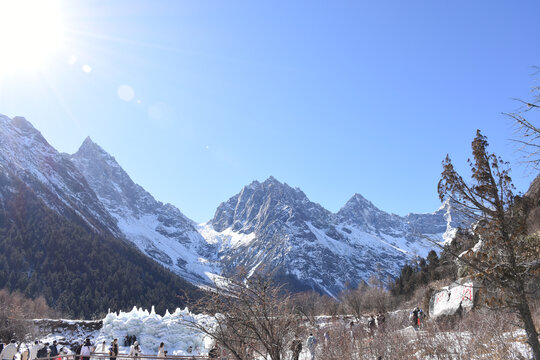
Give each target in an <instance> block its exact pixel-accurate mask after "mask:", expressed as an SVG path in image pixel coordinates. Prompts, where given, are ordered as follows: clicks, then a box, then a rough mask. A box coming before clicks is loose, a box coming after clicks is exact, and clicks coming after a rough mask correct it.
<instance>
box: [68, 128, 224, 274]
mask: <svg viewBox="0 0 540 360" xmlns="http://www.w3.org/2000/svg"><path fill="white" fill-rule="evenodd" d="M71 161H72V162H73V164H75V166H76V167H77V169H79V170H80V172H81V173H82V174H84V177H85V179H86V180H87V182H88V184H89V186H90V188H91V189H92V190H93V191H94V192H95V193H96V194H97V197H98V199H99V200H100V202H101V203H102V204H103V205H104V207H105V208H106V210H107V211H108V212H109V213H110V215H111V216H112V217H113V218H115V219H116V221H117V224H118V228H119V229H120V231H121V232H122V234H123V235H124V236H125V237H126V239H128V240H129V241H131V242H132V243H133V244H135V245H136V246H137V247H138V248H139V249H140V250H141V252H143V253H144V254H146V255H148V256H149V257H151V258H152V259H154V260H156V261H157V262H159V263H160V264H162V265H164V266H166V267H168V268H169V269H171V270H172V271H174V272H175V273H177V274H179V275H180V276H182V277H184V278H185V279H188V280H190V281H192V282H194V283H209V282H210V279H209V278H208V277H207V276H206V275H205V273H207V272H216V271H219V270H217V266H216V265H214V264H212V262H211V261H208V260H207V259H208V258H210V259H211V258H212V257H213V248H212V247H211V246H209V245H208V244H207V243H206V241H205V240H204V239H203V238H202V236H201V235H200V234H199V233H198V232H197V230H196V228H195V226H194V223H193V221H191V220H190V219H188V218H187V217H186V216H184V214H182V213H181V212H180V210H178V209H177V208H176V207H174V206H173V205H171V204H163V203H161V202H159V201H156V200H155V199H154V198H153V197H152V195H150V194H149V193H148V192H147V191H146V190H144V189H143V188H142V187H141V186H139V185H137V184H135V183H134V182H133V181H132V180H131V178H130V177H129V175H128V174H127V173H126V172H125V171H124V170H123V169H122V168H121V167H120V165H119V164H118V163H117V162H116V160H115V159H114V157H112V156H111V155H109V154H108V153H107V152H106V151H104V150H103V149H102V148H101V147H99V146H98V145H97V144H95V143H94V142H93V141H92V140H91V139H90V138H87V139H86V140H85V141H84V142H83V144H82V145H81V147H80V148H79V150H78V151H77V152H76V153H75V154H74V155H72V156H71Z"/></svg>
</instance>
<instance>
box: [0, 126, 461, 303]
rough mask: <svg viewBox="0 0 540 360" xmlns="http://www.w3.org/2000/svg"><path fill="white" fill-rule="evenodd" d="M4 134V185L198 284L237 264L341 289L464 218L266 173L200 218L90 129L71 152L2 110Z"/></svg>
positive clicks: (392, 264) (7, 192) (395, 264)
mask: <svg viewBox="0 0 540 360" xmlns="http://www.w3.org/2000/svg"><path fill="white" fill-rule="evenodd" d="M0 134H2V136H1V137H0V150H1V152H0V174H2V176H4V178H5V183H6V184H11V183H17V182H20V183H22V184H24V185H25V186H26V188H27V190H28V191H31V192H32V194H33V195H35V196H36V198H37V199H39V200H40V201H42V202H43V205H44V206H45V207H46V208H49V209H51V210H53V212H54V213H55V214H57V215H58V216H60V217H62V218H64V219H65V220H67V221H71V222H73V223H75V224H79V223H80V221H81V220H82V222H83V223H84V225H85V226H88V227H89V229H90V230H91V231H92V232H95V233H97V234H101V235H102V236H106V237H112V238H117V239H120V241H122V240H123V241H126V240H127V242H129V243H131V244H133V245H135V247H136V248H138V249H139V250H140V252H141V253H142V254H144V255H146V256H147V257H149V258H150V259H152V260H154V261H156V262H157V263H158V264H161V265H163V266H165V267H167V268H168V269H170V270H172V271H173V272H174V273H176V274H178V275H180V276H182V277H184V278H186V279H188V280H189V281H191V282H192V283H195V284H203V285H204V284H210V283H211V279H215V277H216V276H221V275H223V276H229V275H232V274H235V273H236V272H237V271H238V269H239V267H241V268H244V269H246V270H247V271H248V273H253V272H255V271H273V272H274V273H275V276H276V277H277V278H279V279H280V280H281V281H285V282H288V283H289V284H292V285H291V288H292V289H293V290H301V289H308V288H311V289H315V290H317V291H320V292H324V293H328V294H330V295H336V294H337V293H339V292H340V291H341V290H343V288H344V287H345V286H346V284H351V285H355V284H357V283H358V282H359V281H361V280H367V279H368V278H369V277H370V276H371V275H377V276H378V277H380V278H386V277H387V276H395V275H397V274H398V272H399V269H400V268H401V266H402V265H403V264H404V263H405V262H406V261H408V260H409V259H410V258H411V257H413V256H415V255H420V256H425V255H426V254H427V252H428V251H429V249H430V248H432V244H431V243H429V242H426V241H425V240H424V238H425V237H426V236H429V237H431V238H434V239H436V240H438V241H443V240H444V241H449V240H450V239H451V238H452V236H453V234H454V233H455V228H456V224H458V223H460V222H461V221H462V219H460V218H459V217H457V216H456V215H455V213H454V211H453V206H452V205H451V204H450V203H445V204H444V205H443V206H442V207H441V208H440V209H439V210H437V211H436V212H434V213H432V214H408V215H407V216H398V215H395V214H388V213H386V212H384V211H382V210H380V209H378V208H377V207H376V206H375V205H373V204H372V203H371V202H370V201H368V200H367V199H365V198H364V197H362V196H361V195H359V194H355V195H354V196H353V197H352V198H351V199H350V200H349V201H348V202H347V203H346V204H345V205H344V206H343V208H342V209H340V211H339V212H337V213H336V214H333V213H331V212H330V211H328V210H326V209H324V208H323V207H322V206H321V205H319V204H317V203H314V202H312V201H310V200H309V199H308V198H307V196H306V195H305V194H304V193H303V192H302V191H301V190H300V189H298V188H292V187H290V186H288V185H287V184H283V183H281V182H279V181H278V180H276V179H274V178H272V177H270V178H269V179H267V180H266V181H264V182H262V183H260V182H258V181H254V182H253V183H251V184H250V185H248V186H245V187H244V188H243V189H242V190H241V192H240V193H238V194H237V195H235V196H233V197H231V198H230V199H229V200H228V201H226V202H224V203H222V204H221V205H220V206H219V207H218V209H217V210H216V213H215V216H214V218H213V219H212V220H210V221H209V222H208V223H206V224H203V225H199V226H197V225H195V224H194V223H193V221H191V220H190V219H188V218H187V217H186V216H184V215H183V214H182V213H181V212H180V210H178V209H177V208H176V207H174V206H172V205H171V204H163V203H161V202H159V201H157V200H155V199H154V198H153V196H152V195H151V194H150V193H148V192H147V191H146V190H144V189H143V188H142V187H141V186H139V185H137V184H135V183H134V182H133V181H132V180H131V178H130V177H129V175H128V174H127V173H126V172H125V171H124V170H123V169H122V168H121V166H120V165H119V164H118V163H117V161H116V160H115V159H114V157H112V156H111V155H110V154H108V153H107V152H106V151H104V150H103V149H102V148H101V147H99V146H98V145H97V144H95V143H94V142H93V141H92V140H91V139H90V138H87V139H86V140H85V141H84V142H83V144H82V145H81V147H80V149H79V150H78V151H77V152H76V153H75V154H73V155H67V154H60V153H58V151H56V150H55V149H54V148H53V147H52V146H50V145H49V144H48V143H47V141H46V140H45V139H44V138H43V136H41V134H40V133H39V131H37V130H36V129H34V128H33V127H32V125H31V124H30V123H29V122H27V121H26V120H25V119H23V118H14V119H13V120H11V119H9V118H7V117H5V116H0ZM13 194H14V190H13V187H12V186H4V187H3V189H2V191H0V204H3V203H4V202H5V201H4V199H6V198H9V197H10V196H13ZM8 215H9V214H8Z"/></svg>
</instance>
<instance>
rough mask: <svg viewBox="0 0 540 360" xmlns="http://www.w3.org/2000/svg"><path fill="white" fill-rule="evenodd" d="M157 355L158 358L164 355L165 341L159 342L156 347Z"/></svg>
mask: <svg viewBox="0 0 540 360" xmlns="http://www.w3.org/2000/svg"><path fill="white" fill-rule="evenodd" d="M157 357H158V359H159V358H163V357H165V343H161V344H159V348H158V351H157Z"/></svg>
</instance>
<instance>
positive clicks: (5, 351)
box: [0, 339, 69, 360]
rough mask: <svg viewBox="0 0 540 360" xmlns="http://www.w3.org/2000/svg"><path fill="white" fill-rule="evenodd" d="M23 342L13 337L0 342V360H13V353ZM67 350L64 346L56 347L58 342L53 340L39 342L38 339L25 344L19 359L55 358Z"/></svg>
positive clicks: (67, 351) (14, 353)
mask: <svg viewBox="0 0 540 360" xmlns="http://www.w3.org/2000/svg"><path fill="white" fill-rule="evenodd" d="M23 345H24V344H22V343H19V344H17V342H16V341H15V340H14V339H13V340H11V341H10V342H9V343H8V344H7V345H4V344H0V360H13V359H14V358H15V355H17V354H18V353H19V352H20V350H21V347H22V346H23ZM68 353H69V350H68V349H66V348H65V347H63V346H62V347H60V348H58V343H57V342H56V340H55V341H53V343H52V344H50V343H48V342H46V343H41V342H39V341H37V340H36V341H35V342H34V344H32V345H26V348H25V349H24V350H23V351H22V352H21V356H20V359H21V360H35V359H40V358H51V359H55V358H58V359H60V357H61V356H62V355H65V354H68Z"/></svg>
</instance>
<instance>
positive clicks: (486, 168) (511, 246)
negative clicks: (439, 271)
mask: <svg viewBox="0 0 540 360" xmlns="http://www.w3.org/2000/svg"><path fill="white" fill-rule="evenodd" d="M487 147H488V142H487V138H486V137H485V136H483V135H482V134H481V133H480V130H478V131H477V133H476V137H475V139H474V140H473V142H472V153H473V160H469V165H470V167H471V171H472V181H471V182H470V183H468V182H466V181H465V180H464V179H463V178H462V177H461V175H459V174H458V173H457V171H456V170H455V169H454V166H453V164H452V162H451V160H450V157H449V156H447V157H446V159H445V160H444V161H443V172H442V176H441V180H440V182H439V185H438V192H439V197H440V199H441V201H442V200H444V199H446V198H447V197H450V198H451V199H452V200H454V201H455V202H457V203H459V204H460V205H461V206H460V207H459V209H460V210H461V211H463V212H464V213H465V214H466V215H468V216H469V217H471V218H472V219H473V220H475V221H476V225H475V226H473V231H474V232H475V234H476V235H478V238H479V239H481V241H482V243H481V247H480V249H477V251H476V252H472V251H471V252H470V253H469V256H467V255H464V256H457V257H456V258H457V259H458V260H459V261H462V262H466V263H467V265H468V266H470V267H471V268H472V269H474V271H475V273H476V275H477V277H479V278H481V279H483V280H484V281H485V282H486V283H487V284H489V285H490V286H491V287H496V288H498V289H499V294H498V295H499V296H497V297H496V298H493V299H492V302H491V304H492V305H495V303H496V302H498V303H499V304H500V305H502V306H504V307H509V308H511V309H513V310H514V311H515V312H516V313H517V314H518V316H519V318H520V319H521V322H522V326H523V328H524V329H525V331H526V333H527V342H528V344H529V345H530V347H531V349H532V352H533V355H534V359H536V360H540V344H539V342H538V332H537V330H536V327H535V324H534V322H533V319H532V315H531V310H530V306H529V302H528V295H529V294H530V293H529V292H528V291H527V284H528V283H529V280H530V279H531V277H532V276H533V275H534V273H535V272H537V271H538V267H539V263H538V261H537V260H538V258H539V255H540V254H539V252H538V248H539V247H538V244H539V242H538V241H539V240H538V238H534V237H530V236H527V233H526V226H525V220H526V214H525V211H524V204H521V203H520V198H518V197H516V196H515V195H514V193H513V190H514V186H513V185H512V179H511V178H510V175H509V171H510V169H509V166H508V163H506V162H504V161H503V160H502V159H501V158H499V157H497V156H496V155H494V154H491V153H489V152H488V151H487ZM525 208H526V206H525Z"/></svg>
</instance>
